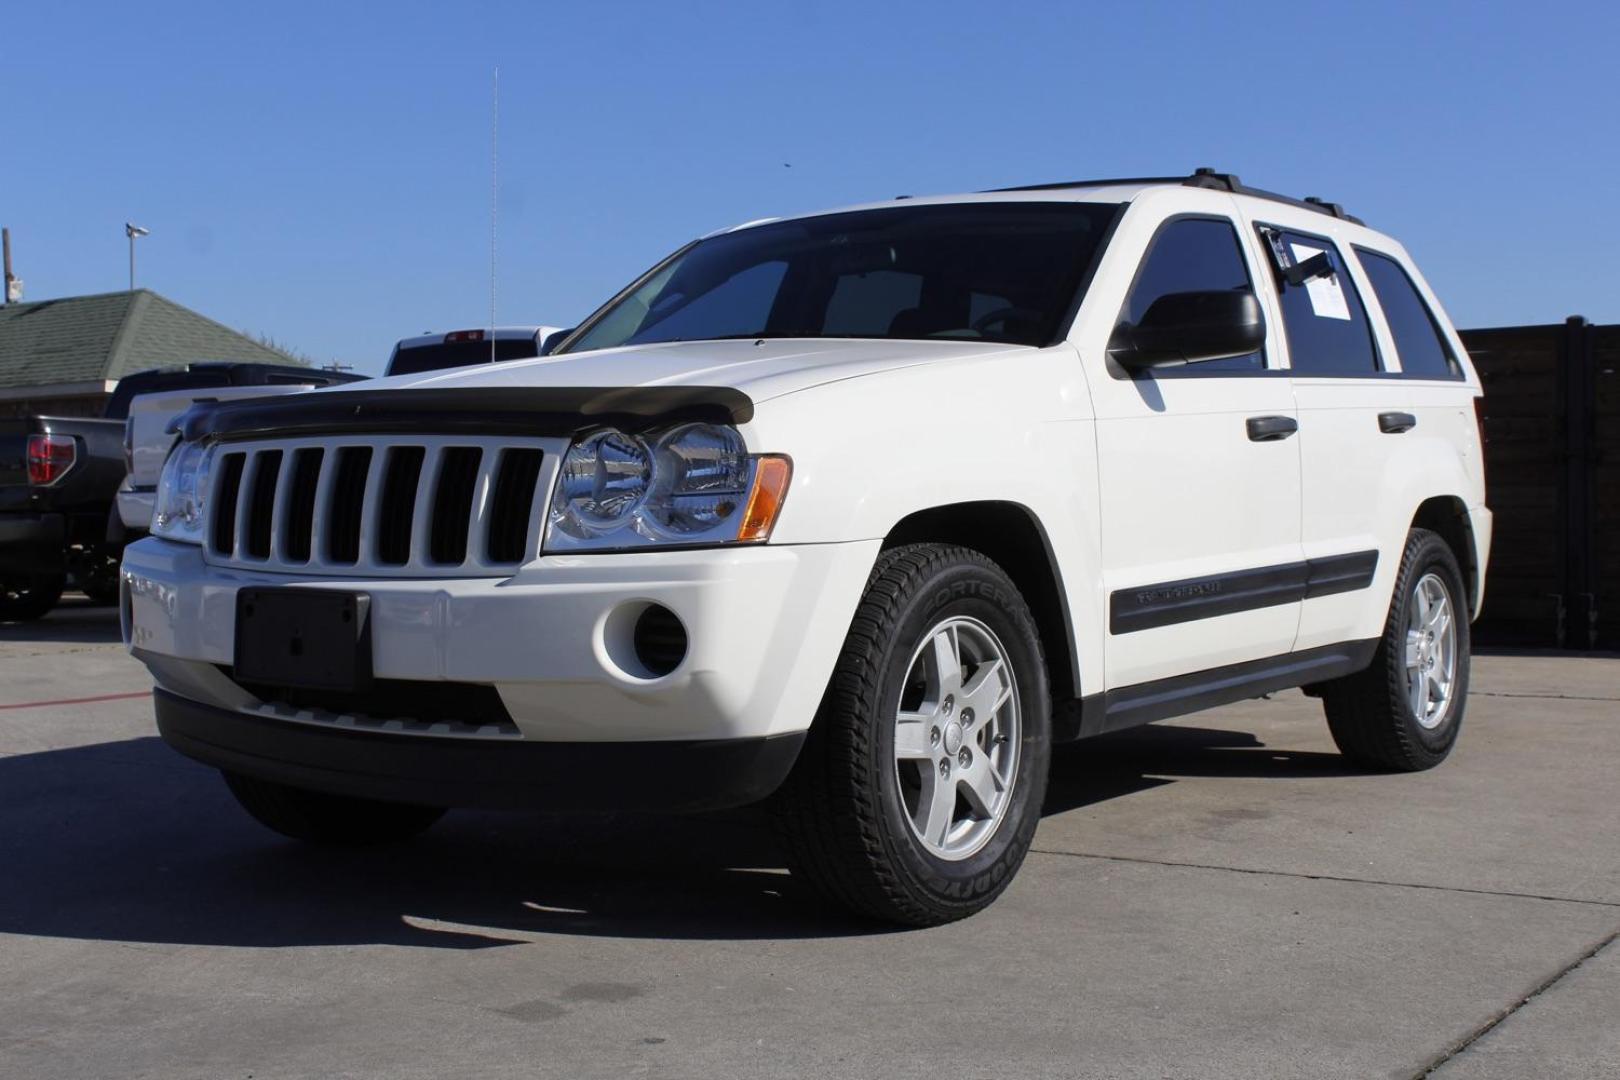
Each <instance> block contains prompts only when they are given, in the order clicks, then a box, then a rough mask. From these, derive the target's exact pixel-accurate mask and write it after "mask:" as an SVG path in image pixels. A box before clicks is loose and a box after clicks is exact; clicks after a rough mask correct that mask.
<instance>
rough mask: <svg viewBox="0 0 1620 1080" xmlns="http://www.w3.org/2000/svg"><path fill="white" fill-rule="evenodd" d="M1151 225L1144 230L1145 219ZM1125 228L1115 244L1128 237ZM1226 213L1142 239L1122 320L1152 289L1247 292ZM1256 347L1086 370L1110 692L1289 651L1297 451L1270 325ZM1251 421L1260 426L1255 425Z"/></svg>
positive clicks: (1248, 259) (1188, 220) (1253, 282)
mask: <svg viewBox="0 0 1620 1080" xmlns="http://www.w3.org/2000/svg"><path fill="white" fill-rule="evenodd" d="M1150 227H1151V226H1150ZM1130 235H1131V233H1130V231H1129V230H1127V229H1125V228H1124V227H1122V229H1121V235H1120V236H1119V237H1117V238H1116V243H1118V242H1121V241H1126V242H1128V241H1129V237H1130ZM1254 254H1255V252H1254V248H1253V245H1250V244H1246V243H1245V242H1244V238H1243V236H1242V234H1241V233H1240V231H1239V229H1238V226H1237V224H1236V223H1235V222H1234V220H1233V219H1232V218H1231V217H1230V216H1227V215H1225V214H1195V215H1177V216H1174V217H1171V218H1169V219H1168V220H1165V221H1163V222H1162V223H1160V224H1158V225H1157V226H1156V228H1154V231H1153V232H1152V235H1151V237H1150V238H1149V239H1148V240H1147V241H1146V245H1145V248H1144V249H1143V255H1142V257H1141V260H1140V262H1139V264H1138V268H1137V270H1136V274H1135V279H1134V281H1133V282H1132V284H1131V286H1130V288H1129V290H1128V292H1127V293H1126V295H1125V297H1124V300H1123V303H1122V305H1121V307H1120V310H1119V316H1118V318H1119V320H1122V321H1130V322H1132V323H1136V322H1138V321H1140V318H1141V316H1142V314H1143V313H1144V312H1145V311H1146V310H1147V308H1148V307H1149V306H1150V305H1151V304H1152V303H1153V301H1154V300H1156V299H1158V298H1159V297H1160V296H1163V295H1166V294H1169V293H1177V292H1190V291H1198V290H1210V289H1220V290H1225V289H1253V288H1256V287H1257V284H1258V283H1259V279H1258V277H1257V274H1256V269H1257V268H1256V265H1255V260H1254ZM1267 341H1268V344H1267V347H1266V348H1265V349H1263V350H1262V351H1260V352H1257V353H1254V354H1251V355H1249V356H1244V357H1237V358H1233V359H1227V360H1214V361H1208V362H1204V363H1198V364H1189V365H1186V366H1184V367H1180V368H1163V369H1159V370H1156V371H1152V372H1142V373H1138V374H1136V375H1134V376H1133V375H1131V374H1128V373H1126V372H1125V371H1124V370H1123V369H1121V368H1119V367H1118V365H1116V364H1114V363H1113V362H1112V361H1108V362H1107V365H1106V366H1107V369H1108V370H1107V371H1106V372H1105V373H1103V374H1102V375H1101V376H1098V375H1097V374H1096V372H1097V370H1098V369H1097V368H1096V367H1093V368H1091V369H1090V371H1091V372H1092V373H1093V374H1092V377H1091V379H1090V382H1091V384H1092V385H1091V389H1092V399H1093V402H1094V405H1095V408H1096V415H1097V422H1096V432H1097V449H1098V456H1099V469H1100V483H1101V544H1102V562H1103V584H1104V587H1105V590H1106V593H1107V598H1108V611H1109V618H1108V631H1109V633H1108V638H1107V646H1106V650H1105V667H1106V677H1107V683H1108V687H1109V688H1110V689H1112V688H1116V687H1120V686H1126V685H1131V684H1137V683H1143V682H1148V681H1151V680H1154V679H1161V678H1167V677H1170V676H1174V675H1181V674H1186V673H1189V672H1194V671H1200V670H1205V669H1208V668H1214V667H1221V666H1225V665H1228V664H1235V663H1241V662H1243V661H1247V660H1257V659H1262V658H1265V657H1269V656H1275V655H1277V654H1279V653H1286V652H1287V651H1288V650H1289V648H1290V646H1291V645H1292V644H1293V640H1294V634H1295V630H1296V629H1297V626H1298V621H1299V596H1298V587H1297V586H1298V583H1297V581H1296V580H1294V577H1293V575H1295V574H1297V572H1298V569H1299V561H1300V543H1299V541H1300V456H1299V446H1298V440H1297V439H1294V438H1292V437H1290V436H1291V428H1292V427H1293V425H1294V424H1295V422H1296V417H1295V409H1294V400H1293V395H1292V393H1291V392H1290V390H1289V380H1288V377H1287V372H1286V371H1284V370H1281V368H1280V366H1279V364H1280V361H1279V359H1278V350H1275V348H1274V345H1275V342H1276V332H1275V329H1274V328H1271V329H1270V330H1269V331H1268V339H1267ZM1251 421H1264V422H1265V423H1264V424H1263V425H1262V426H1261V427H1258V428H1256V429H1255V431H1256V432H1257V433H1260V435H1261V437H1255V435H1254V434H1251V430H1250V429H1251V426H1253V425H1251Z"/></svg>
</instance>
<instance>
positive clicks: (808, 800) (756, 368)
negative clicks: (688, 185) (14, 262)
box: [123, 170, 1491, 924]
mask: <svg viewBox="0 0 1620 1080" xmlns="http://www.w3.org/2000/svg"><path fill="white" fill-rule="evenodd" d="M1479 394H1480V388H1479V382H1478V379H1477V377H1476V376H1475V374H1474V372H1473V371H1472V370H1471V368H1470V366H1469V362H1468V358H1467V356H1466V355H1465V353H1464V351H1463V348H1462V345H1461V343H1460V342H1459V341H1458V339H1457V335H1456V333H1455V332H1454V331H1453V329H1452V327H1451V326H1450V325H1449V323H1448V322H1447V320H1446V318H1445V316H1444V315H1443V314H1442V313H1441V310H1440V306H1439V304H1438V303H1437V302H1436V300H1435V298H1434V296H1433V294H1432V293H1431V292H1430V291H1429V288H1428V286H1427V285H1425V284H1424V282H1423V279H1422V278H1421V277H1420V276H1419V274H1418V272H1417V270H1416V269H1415V268H1414V267H1413V265H1412V262H1411V260H1410V259H1409V258H1408V257H1407V255H1406V252H1405V251H1404V250H1402V248H1401V247H1400V245H1399V244H1397V243H1396V242H1394V241H1393V240H1391V239H1389V238H1388V237H1386V236H1384V235H1382V234H1380V233H1377V232H1374V231H1373V230H1371V229H1368V228H1366V227H1364V226H1363V225H1362V224H1361V223H1360V222H1358V221H1357V220H1356V219H1354V218H1351V217H1348V216H1346V215H1345V214H1344V213H1343V211H1341V210H1340V209H1339V208H1338V207H1337V206H1334V205H1332V204H1328V203H1323V202H1320V201H1319V200H1306V201H1298V200H1293V199H1288V198H1283V197H1280V196H1275V195H1270V194H1267V193H1265V192H1259V191H1254V190H1251V189H1249V188H1246V187H1244V186H1243V185H1241V184H1240V183H1239V182H1238V181H1237V180H1236V179H1235V178H1233V177H1230V176H1226V175H1222V174H1216V173H1211V172H1208V171H1203V170H1200V172H1198V173H1196V174H1195V175H1193V176H1191V177H1180V178H1171V179H1160V180H1130V181H1099V182H1094V183H1074V184H1057V185H1050V186H1042V187H1037V188H1028V189H1021V190H1011V191H999V192H990V193H984V194H975V195H965V196H952V197H947V198H926V199H924V198H916V199H904V200H895V201H893V202H887V203H881V204H877V205H872V206H864V207H858V208H855V209H850V210H841V211H835V212H831V213H824V214H814V215H809V216H805V217H799V218H793V219H790V220H773V221H765V222H755V223H750V224H748V225H744V226H740V227H738V228H735V229H731V230H728V231H725V232H721V233H717V234H715V235H712V236H710V237H707V238H705V239H702V240H699V241H697V242H695V243H692V244H690V245H688V246H686V247H684V248H682V249H681V250H680V251H677V252H676V253H675V254H673V255H671V256H670V257H669V258H668V259H666V260H664V261H663V262H661V263H659V264H658V265H657V266H656V267H654V268H653V269H652V270H650V271H648V272H647V274H645V275H644V276H643V277H641V278H640V279H639V280H637V281H636V282H634V283H633V284H632V285H630V286H629V287H628V288H627V289H625V290H624V291H623V292H622V293H620V294H619V295H618V296H617V297H615V298H614V299H613V300H612V301H611V302H609V303H608V304H607V305H606V306H604V307H603V308H602V309H601V310H600V311H598V312H597V313H596V314H595V315H593V316H591V318H589V319H588V320H587V321H586V322H585V323H583V324H582V325H581V326H580V327H579V328H578V329H577V330H576V331H574V332H573V333H572V335H571V336H570V337H569V339H568V340H567V341H566V342H565V343H564V344H563V345H562V346H561V347H560V348H559V349H558V350H557V351H556V353H554V354H553V355H550V356H546V357H539V358H535V359H529V360H518V361H512V362H508V363H501V364H494V365H489V366H482V367H477V368H463V369H460V370H456V371H449V372H440V373H434V374H429V375H424V376H407V377H401V378H393V379H386V380H382V381H378V382H370V383H364V384H357V385H354V386H346V387H335V388H332V389H329V390H318V391H315V392H312V393H308V394H301V395H296V396H292V397H284V398H277V399H270V400H265V401H252V402H245V403H235V404H229V403H227V404H221V405H217V406H206V405H205V406H199V407H198V408H196V409H194V410H192V412H190V413H189V414H187V416H186V417H185V419H184V421H183V434H184V441H183V442H182V443H181V444H180V445H179V446H178V447H177V448H176V450H175V452H174V453H173V455H172V456H171V457H170V459H169V461H168V464H167V466H166V469H165V471H164V475H163V478H162V483H161V493H160V497H159V506H158V510H157V517H156V521H155V524H154V529H153V531H154V533H155V534H156V535H155V536H154V537H152V538H150V539H147V540H144V541H142V542H141V543H139V544H137V545H134V546H133V547H131V548H130V549H129V550H128V553H127V555H126V557H125V561H124V571H123V590H124V601H123V618H124V630H125V636H126V639H127V641H128V643H129V646H130V648H131V651H132V652H133V653H134V654H135V655H136V656H137V657H139V658H140V659H141V660H143V661H144V662H145V663H146V664H147V665H148V666H149V667H150V668H151V670H152V673H153V675H154V676H155V677H156V681H157V684H158V685H157V691H156V709H157V721H158V727H159V730H160V731H161V732H162V734H163V737H164V738H165V739H167V740H168V741H169V743H170V744H171V745H173V746H174V747H175V748H176V749H178V750H179V751H181V752H182V753H185V754H187V755H190V756H191V757H194V758H196V759H198V760H200V761H203V762H206V763H208V764H210V765H214V766H217V767H218V768H220V769H221V770H222V771H223V772H224V774H225V778H226V780H227V781H228V783H229V784H230V787H231V790H232V791H233V792H234V793H235V794H236V796H237V798H238V799H239V800H240V801H241V803H242V804H243V805H244V806H245V807H246V808H247V810H248V811H249V812H250V813H251V814H253V815H254V816H255V817H256V818H258V819H259V820H260V821H261V822H263V823H264V824H266V825H268V826H269V827H270V828H272V829H275V830H278V831H280V832H282V833H285V834H287V835H290V836H294V837H299V838H304V839H310V840H317V841H339V842H345V841H346V842H363V841H370V840H381V839H387V838H393V837H399V836H403V835H406V834H410V833H413V832H415V831H417V830H420V829H423V828H425V827H426V826H428V825H429V824H430V823H432V822H433V821H434V820H435V819H436V818H437V817H438V816H439V815H440V814H441V813H443V809H442V808H444V807H452V806H483V807H519V806H550V807H580V808H592V809H645V808H674V809H698V808H706V807H721V806H731V805H739V804H744V803H749V802H754V801H759V800H764V799H767V798H770V799H771V801H772V803H773V805H774V808H775V811H776V817H777V819H778V820H779V821H780V823H781V826H782V830H783V834H784V836H785V838H786V846H787V849H788V852H789V854H790V856H791V859H792V864H793V866H794V868H795V869H796V871H797V872H798V873H799V874H800V875H801V876H802V877H803V878H805V879H807V880H808V881H809V882H810V883H811V884H813V885H814V886H815V887H816V888H817V889H818V890H819V891H820V892H821V893H823V894H824V895H825V896H826V897H828V898H830V899H832V900H834V901H836V902H838V903H841V904H843V905H847V906H848V907H851V908H854V909H856V910H858V911H860V912H864V913H866V914H869V915H875V916H878V917H881V918H885V919H891V920H897V921H901V922H906V923H913V924H930V923H938V922H943V921H946V920H950V919H955V918H959V917H961V916H964V915H967V914H970V913H972V912H974V911H977V910H979V909H981V908H983V907H984V906H985V905H987V904H988V903H990V902H991V901H992V900H993V899H994V898H995V897H996V896H997V895H998V894H999V893H1000V892H1001V890H1002V889H1004V888H1006V886H1007V883H1008V882H1009V881H1010V880H1011V879H1012V876H1013V874H1014V873H1015V872H1016V870H1017V869H1018V866H1019V863H1020V861H1021V860H1022V859H1023V857H1024V854H1025V852H1026V851H1027V850H1028V848H1029V845H1030V840H1031V837H1032V835H1033V833H1034V831H1035V827H1036V823H1037V822H1038V820H1039V818H1040V811H1041V802H1042V796H1043V794H1044V792H1045V788H1046V777H1047V765H1048V759H1049V754H1050V748H1051V746H1052V744H1053V743H1055V742H1061V741H1065V740H1072V739H1080V738H1085V737H1087V736H1092V735H1097V734H1099V733H1102V732H1108V731H1115V730H1118V729H1120V728H1125V727H1129V726H1131V725H1135V724H1143V723H1148V722H1151V721H1154V720H1160V719H1164V718H1166V717H1171V716H1176V715H1178V714H1183V713H1188V712H1191V711H1194V710H1197V709H1203V708H1206V707H1209V706H1212V705H1218V704H1221V703H1223V702H1230V701H1235V700H1238V699H1241V698H1248V697H1254V696H1257V695H1260V694H1263V693H1266V692H1268V691H1273V690H1279V689H1282V688H1284V687H1292V686H1303V687H1305V688H1306V690H1307V692H1309V693H1311V694H1313V695H1315V696H1318V697H1320V698H1321V699H1322V701H1323V704H1324V706H1325V708H1326V712H1327V719H1328V724H1329V726H1330V728H1331V730H1332V733H1333V737H1334V739H1335V740H1336V741H1337V743H1338V745H1339V747H1340V748H1341V749H1342V750H1343V752H1344V753H1345V754H1346V755H1347V756H1348V757H1350V758H1351V759H1352V760H1354V761H1355V762H1357V763H1358V764H1361V765H1364V766H1367V767H1370V768H1376V769H1423V768H1428V767H1430V766H1433V765H1435V764H1436V763H1438V762H1439V761H1441V760H1442V759H1443V758H1444V757H1445V756H1446V754H1447V753H1448V752H1449V750H1450V749H1451V746H1452V744H1453V743H1454V742H1455V740H1456V738H1457V731H1458V727H1459V725H1460V724H1461V722H1462V716H1463V707H1464V702H1465V695H1466V693H1467V689H1468V655H1469V653H1468V624H1469V620H1470V618H1471V616H1472V615H1473V614H1474V613H1475V612H1477V611H1478V609H1479V604H1480V598H1481V594H1482V592H1483V588H1484V574H1485V554H1486V550H1487V548H1488V546H1489V539H1490V525H1491V517H1490V513H1489V511H1487V510H1486V508H1485V506H1484V481H1483V475H1482V470H1481V461H1480V457H1481V447H1480V436H1479V432H1478V428H1477V426H1476V409H1475V403H1476V400H1477V399H1478V397H1479Z"/></svg>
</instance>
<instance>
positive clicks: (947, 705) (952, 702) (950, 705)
mask: <svg viewBox="0 0 1620 1080" xmlns="http://www.w3.org/2000/svg"><path fill="white" fill-rule="evenodd" d="M939 711H940V712H942V713H944V714H945V715H946V716H949V715H951V713H953V712H955V711H956V699H955V698H953V697H948V698H946V699H945V701H944V702H943V703H942V704H941V705H940V707H939Z"/></svg>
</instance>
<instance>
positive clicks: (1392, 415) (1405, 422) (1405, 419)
mask: <svg viewBox="0 0 1620 1080" xmlns="http://www.w3.org/2000/svg"><path fill="white" fill-rule="evenodd" d="M1415 427H1417V417H1415V416H1413V415H1412V414H1411V413H1409V412H1381V413H1379V414H1378V430H1379V431H1382V432H1383V433H1384V434H1385V435H1399V434H1401V432H1403V431H1411V430H1412V429H1413V428H1415Z"/></svg>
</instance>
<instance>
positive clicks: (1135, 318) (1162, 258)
mask: <svg viewBox="0 0 1620 1080" xmlns="http://www.w3.org/2000/svg"><path fill="white" fill-rule="evenodd" d="M1215 289H1248V290H1250V291H1253V289H1254V280H1253V279H1252V278H1250V277H1249V268H1248V264H1247V263H1245V262H1244V259H1243V249H1242V248H1241V247H1239V246H1238V235H1237V229H1236V228H1234V227H1233V225H1232V223H1231V222H1230V221H1227V220H1225V219H1223V218H1181V219H1179V220H1177V221H1171V222H1168V223H1167V224H1165V225H1163V226H1161V227H1160V229H1159V231H1158V234H1157V235H1155V236H1154V237H1153V242H1152V243H1151V244H1149V245H1148V251H1147V254H1146V255H1145V256H1143V258H1142V266H1141V268H1140V269H1139V270H1137V272H1136V281H1135V282H1134V283H1133V284H1132V285H1131V293H1130V296H1129V297H1127V298H1126V300H1125V310H1124V312H1123V313H1122V314H1121V318H1122V319H1125V320H1128V321H1129V322H1131V323H1133V324H1134V323H1137V322H1140V321H1141V318H1142V315H1143V313H1144V312H1146V311H1147V309H1148V308H1149V307H1151V306H1152V305H1153V302H1154V301H1155V300H1157V299H1159V297H1161V296H1164V295H1165V294H1167V293H1178V292H1201V291H1205V290H1215ZM1265 366H1266V358H1265V353H1264V352H1255V353H1250V354H1249V355H1247V356H1233V357H1229V358H1227V359H1224V360H1208V361H1205V362H1203V363H1199V364H1195V365H1191V366H1189V367H1188V368H1175V369H1165V370H1163V371H1158V372H1155V373H1154V374H1155V376H1163V375H1166V374H1171V373H1172V372H1173V373H1176V374H1182V373H1186V372H1194V371H1195V372H1196V373H1199V374H1202V373H1204V372H1209V371H1260V370H1263V369H1264V368H1265Z"/></svg>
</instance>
